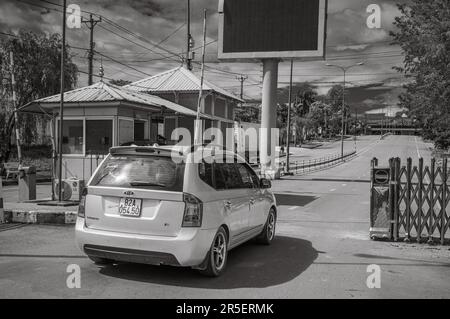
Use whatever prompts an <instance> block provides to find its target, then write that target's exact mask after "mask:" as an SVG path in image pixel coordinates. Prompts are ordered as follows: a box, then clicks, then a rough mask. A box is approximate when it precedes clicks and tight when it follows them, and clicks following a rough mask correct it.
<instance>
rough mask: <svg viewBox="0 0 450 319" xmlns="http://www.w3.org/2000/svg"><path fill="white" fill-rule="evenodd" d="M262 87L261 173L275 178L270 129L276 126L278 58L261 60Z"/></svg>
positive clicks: (275, 170) (273, 146) (273, 147)
mask: <svg viewBox="0 0 450 319" xmlns="http://www.w3.org/2000/svg"><path fill="white" fill-rule="evenodd" d="M262 62H263V89H262V106H261V134H260V135H261V138H260V151H261V153H260V161H261V173H262V175H263V176H266V177H268V178H272V179H273V178H276V177H277V176H276V175H277V169H276V167H275V143H272V140H274V139H273V138H272V133H273V132H271V129H272V128H276V127H277V106H276V96H277V86H278V63H279V60H278V59H264V60H263V61H262Z"/></svg>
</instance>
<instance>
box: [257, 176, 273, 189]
mask: <svg viewBox="0 0 450 319" xmlns="http://www.w3.org/2000/svg"><path fill="white" fill-rule="evenodd" d="M259 186H260V187H261V188H264V189H267V188H272V182H271V181H270V180H268V179H267V178H261V180H260V182H259Z"/></svg>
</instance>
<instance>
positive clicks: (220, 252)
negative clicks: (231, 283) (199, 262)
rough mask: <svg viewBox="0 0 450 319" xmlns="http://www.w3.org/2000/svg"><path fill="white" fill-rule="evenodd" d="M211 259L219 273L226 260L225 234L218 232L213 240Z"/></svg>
mask: <svg viewBox="0 0 450 319" xmlns="http://www.w3.org/2000/svg"><path fill="white" fill-rule="evenodd" d="M211 258H212V259H213V263H214V267H215V268H216V270H217V271H221V270H222V269H223V267H224V265H225V260H226V258H227V240H226V238H225V234H224V233H222V232H219V233H218V234H217V236H216V238H215V239H214V244H213V248H212V256H211Z"/></svg>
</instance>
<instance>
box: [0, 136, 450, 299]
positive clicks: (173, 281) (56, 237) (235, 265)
mask: <svg viewBox="0 0 450 319" xmlns="http://www.w3.org/2000/svg"><path fill="white" fill-rule="evenodd" d="M358 143H360V144H361V145H364V146H363V147H362V148H360V150H361V153H360V155H359V156H358V157H357V158H355V159H353V160H352V161H350V162H348V163H345V164H343V165H339V166H336V167H334V168H331V169H328V170H322V171H317V172H315V173H311V174H307V175H303V176H294V177H290V178H287V179H284V180H282V181H277V182H275V183H274V190H275V191H276V192H277V194H278V195H277V197H278V200H279V204H280V207H279V221H278V229H277V234H278V237H277V239H276V240H275V242H274V243H273V245H272V246H270V247H266V246H259V245H256V244H254V243H248V244H246V245H244V246H242V247H239V248H237V249H235V250H233V251H232V252H231V253H230V255H229V264H228V269H227V271H226V273H225V274H224V275H223V276H222V277H220V278H216V279H209V278H203V277H200V276H198V275H197V274H196V273H195V272H194V271H191V270H189V269H179V268H171V267H153V266H147V265H133V264H120V265H114V266H108V267H100V266H96V265H94V264H92V263H91V262H90V261H89V260H88V259H87V258H86V257H85V256H84V255H83V254H82V253H81V252H79V251H78V249H77V248H76V247H75V244H74V239H73V228H72V227H52V226H25V227H22V228H17V229H13V230H8V231H3V232H0V298H5V297H9V298H17V297H31V298H45V297H56V298H66V297H77V298H80V297H81V298H100V297H102V298H104V297H106V298H108V297H116V298H137V297H142V298H145V297H151V298H224V299H225V298H241V297H242V298H244V297H245V298H269V297H270V298H334V297H340V298H403V297H406V298H408V297H410V298H431V297H447V298H448V297H450V280H449V278H450V250H449V248H448V247H440V246H435V247H429V246H426V245H415V244H411V245H407V244H403V243H386V242H373V241H370V240H368V227H369V223H368V206H369V183H368V175H369V163H370V159H371V158H372V157H374V156H377V157H379V158H380V163H383V162H384V163H385V162H387V160H388V158H389V157H390V156H399V157H401V158H402V159H406V157H408V156H412V157H414V158H417V157H418V154H417V152H419V153H420V156H423V157H425V158H427V157H429V156H430V154H429V149H428V147H427V145H425V144H424V143H423V142H421V141H420V139H415V138H414V137H397V136H392V137H389V138H387V139H386V140H384V141H379V140H378V138H376V137H362V138H360V140H359V141H358ZM69 264H78V265H79V266H80V267H81V272H82V277H81V278H82V279H81V288H80V289H68V288H67V287H66V278H67V275H68V274H67V273H66V267H67V266H68V265H69ZM371 264H377V265H379V266H380V267H381V288H380V289H368V288H367V286H366V279H367V276H368V275H369V274H368V273H367V266H368V265H371Z"/></svg>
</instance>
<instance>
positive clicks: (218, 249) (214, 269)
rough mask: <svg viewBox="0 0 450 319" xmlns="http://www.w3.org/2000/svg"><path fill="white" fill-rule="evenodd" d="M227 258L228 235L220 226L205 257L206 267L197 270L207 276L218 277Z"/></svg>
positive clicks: (223, 268)
mask: <svg viewBox="0 0 450 319" xmlns="http://www.w3.org/2000/svg"><path fill="white" fill-rule="evenodd" d="M227 259H228V236H227V232H226V231H225V229H224V228H223V227H220V228H219V230H218V231H217V233H216V235H215V236H214V239H213V242H212V244H211V248H210V250H209V252H208V256H207V258H206V267H205V268H204V269H201V270H199V271H200V273H201V274H202V275H204V276H208V277H219V276H220V275H221V274H222V273H223V271H224V270H225V267H226V265H227Z"/></svg>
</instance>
